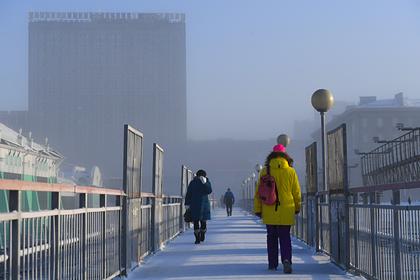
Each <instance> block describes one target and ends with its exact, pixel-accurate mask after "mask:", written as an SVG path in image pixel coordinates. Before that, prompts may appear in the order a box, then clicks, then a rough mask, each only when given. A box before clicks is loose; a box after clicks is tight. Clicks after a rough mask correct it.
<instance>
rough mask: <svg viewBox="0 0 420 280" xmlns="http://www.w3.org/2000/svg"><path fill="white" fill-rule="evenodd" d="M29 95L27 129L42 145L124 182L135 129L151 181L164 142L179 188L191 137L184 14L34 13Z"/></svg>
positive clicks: (30, 44) (30, 47) (147, 175)
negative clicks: (156, 149)
mask: <svg viewBox="0 0 420 280" xmlns="http://www.w3.org/2000/svg"><path fill="white" fill-rule="evenodd" d="M28 89H29V94H28V95H29V102H28V104H29V108H28V109H29V111H28V120H29V121H28V124H27V127H28V128H30V129H31V130H32V131H33V133H34V136H35V137H36V138H41V139H42V138H43V137H45V135H48V136H49V138H50V143H51V144H52V145H54V146H56V147H60V150H61V151H62V152H63V154H65V155H66V157H67V158H68V160H69V162H71V163H74V164H81V165H83V166H94V165H98V166H99V167H100V168H101V170H102V171H103V175H104V177H105V178H110V177H120V176H122V147H123V125H124V124H125V123H128V124H130V125H132V126H134V127H136V128H137V129H139V130H141V131H142V132H143V133H144V135H145V146H144V152H145V161H147V165H145V167H146V168H147V169H145V173H146V176H145V178H146V179H147V178H150V177H151V170H150V168H149V165H150V166H151V154H152V152H151V151H152V143H153V142H158V143H159V144H160V145H161V146H163V147H164V148H165V163H166V164H168V165H165V167H167V168H166V170H165V171H169V170H172V169H175V167H176V168H177V169H176V170H173V172H175V173H176V175H175V174H174V175H173V176H174V178H175V176H176V179H177V180H178V181H179V178H178V177H179V176H178V175H179V174H178V173H179V168H180V166H181V161H180V157H182V156H183V155H184V152H185V145H186V137H187V135H186V134H187V132H186V46H185V19H184V15H183V14H141V13H85V12H83V13H80V12H76V13H75V12H71V13H53V12H51V13H50V12H33V13H30V14H29V86H28ZM0 117H1V115H0ZM22 126H24V125H22ZM15 127H18V126H15ZM178 167H179V168H178ZM165 174H167V173H165ZM167 179H168V178H167ZM169 180H170V179H169ZM167 182H168V181H167ZM168 183H169V182H168ZM147 184H149V182H147ZM177 186H178V185H177Z"/></svg>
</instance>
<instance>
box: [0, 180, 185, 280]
mask: <svg viewBox="0 0 420 280" xmlns="http://www.w3.org/2000/svg"><path fill="white" fill-rule="evenodd" d="M0 190H7V191H9V205H10V213H1V214H0V237H1V238H0V279H112V278H114V277H116V276H118V275H120V274H121V273H123V272H124V270H125V268H124V267H122V263H123V262H122V259H123V258H126V256H125V254H127V252H126V251H124V250H123V246H121V242H123V240H124V236H125V235H124V234H123V233H124V232H125V231H124V230H123V225H124V223H122V222H123V219H124V216H123V215H122V206H121V205H123V204H122V200H123V199H124V197H125V194H124V193H123V192H122V191H120V190H115V189H105V188H94V187H81V186H73V185H65V184H47V183H32V182H24V181H14V180H0ZM29 190H30V191H39V192H50V193H51V194H52V195H51V205H52V206H53V209H51V210H43V211H37V212H22V211H19V210H20V197H21V193H22V192H24V191H29ZM63 193H73V194H74V195H75V199H77V196H79V201H80V204H79V208H78V209H70V210H64V209H62V207H61V205H60V201H61V200H60V197H61V195H62V194H63ZM91 195H98V196H99V201H100V202H99V204H100V205H99V207H88V206H87V201H88V196H91ZM111 196H112V197H115V198H114V199H108V198H109V197H111ZM159 200H160V201H162V203H161V204H159V203H158V204H156V201H159ZM107 201H114V204H115V205H107ZM115 201H116V202H115ZM182 203H183V198H182V197H181V196H165V195H163V196H161V197H160V198H159V197H156V196H155V195H154V194H151V193H141V205H140V207H139V209H137V208H136V209H131V210H132V211H133V212H134V214H135V215H133V217H134V218H133V219H136V220H138V221H139V223H140V226H139V227H138V228H139V234H138V238H137V239H136V240H137V241H136V244H137V246H138V249H139V252H140V260H141V259H143V258H144V257H145V256H147V255H149V254H151V253H153V252H154V251H156V250H158V249H159V248H160V247H161V246H162V245H163V244H165V243H166V242H167V241H168V240H170V239H172V238H174V237H175V236H177V235H178V234H179V233H180V232H182V231H183V230H184V224H183V223H181V221H182V219H181V217H182V214H183V213H182V210H181V209H182V208H181V205H182ZM133 205H134V204H133ZM158 205H161V206H160V207H161V209H158V211H154V207H158ZM155 213H158V214H159V215H161V218H160V219H159V221H160V226H159V227H158V228H156V227H155V226H154V223H153V221H154V220H155V219H156V218H155V217H154V215H155ZM137 218H138V219H137ZM125 224H127V223H125ZM128 224H130V223H128ZM157 230H159V232H156V231H157ZM156 236H158V238H159V239H158V240H155V238H156ZM155 242H156V243H157V244H158V247H156V245H155V244H156V243H155ZM125 273H128V272H125Z"/></svg>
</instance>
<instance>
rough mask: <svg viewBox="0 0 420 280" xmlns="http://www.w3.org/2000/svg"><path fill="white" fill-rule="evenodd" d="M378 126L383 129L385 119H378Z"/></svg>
mask: <svg viewBox="0 0 420 280" xmlns="http://www.w3.org/2000/svg"><path fill="white" fill-rule="evenodd" d="M376 124H377V126H378V127H383V126H384V119H383V118H378V119H377V120H376Z"/></svg>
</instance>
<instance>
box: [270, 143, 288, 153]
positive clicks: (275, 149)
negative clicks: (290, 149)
mask: <svg viewBox="0 0 420 280" xmlns="http://www.w3.org/2000/svg"><path fill="white" fill-rule="evenodd" d="M273 152H281V153H285V152H286V148H285V147H284V146H283V145H282V144H277V145H275V146H274V147H273Z"/></svg>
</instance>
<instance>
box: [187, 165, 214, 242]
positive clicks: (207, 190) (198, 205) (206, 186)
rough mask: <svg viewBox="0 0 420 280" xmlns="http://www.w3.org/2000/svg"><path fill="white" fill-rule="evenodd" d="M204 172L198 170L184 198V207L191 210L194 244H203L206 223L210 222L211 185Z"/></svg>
mask: <svg viewBox="0 0 420 280" xmlns="http://www.w3.org/2000/svg"><path fill="white" fill-rule="evenodd" d="M206 176H207V174H206V172H205V171H204V170H201V169H200V170H198V171H197V173H196V176H195V177H194V179H193V180H192V181H191V182H190V184H189V185H188V189H187V194H186V196H185V205H186V206H187V207H189V208H190V210H191V218H192V221H193V223H194V236H195V244H199V243H200V242H203V241H204V239H205V234H206V232H207V221H208V220H210V218H211V217H210V201H209V197H208V195H209V194H211V192H212V189H211V183H210V180H209V179H208V178H207V177H206Z"/></svg>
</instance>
